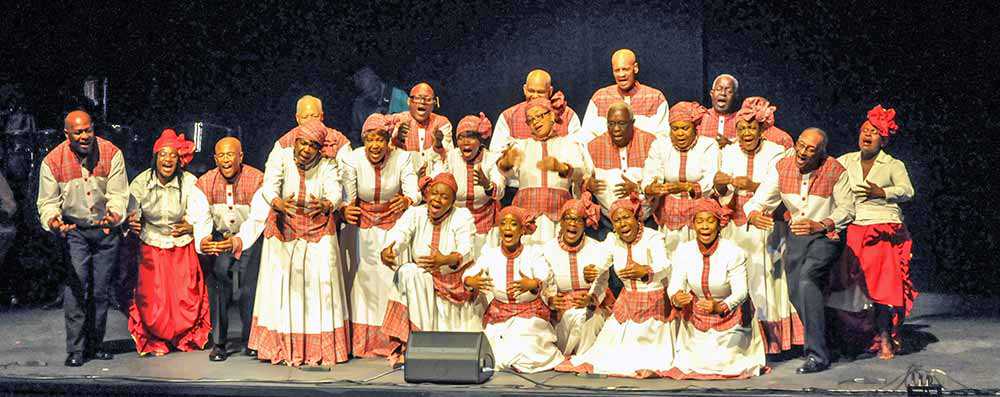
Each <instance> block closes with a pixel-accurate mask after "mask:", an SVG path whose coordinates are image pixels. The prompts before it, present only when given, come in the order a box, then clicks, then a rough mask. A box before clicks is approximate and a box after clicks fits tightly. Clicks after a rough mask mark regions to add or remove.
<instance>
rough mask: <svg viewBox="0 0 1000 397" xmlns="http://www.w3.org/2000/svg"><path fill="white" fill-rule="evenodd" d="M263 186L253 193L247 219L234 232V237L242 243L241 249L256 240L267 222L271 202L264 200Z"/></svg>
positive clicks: (248, 246)
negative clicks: (238, 229)
mask: <svg viewBox="0 0 1000 397" xmlns="http://www.w3.org/2000/svg"><path fill="white" fill-rule="evenodd" d="M263 190H264V189H263V187H262V188H261V189H258V190H257V193H254V195H253V198H252V199H251V200H250V214H249V215H248V216H247V219H246V220H245V221H243V223H241V224H240V231H239V232H237V233H236V238H239V239H240V242H241V243H243V250H244V251H246V250H247V249H249V248H250V246H252V245H253V243H254V242H256V241H257V238H258V237H260V235H261V233H263V232H264V226H265V225H266V224H267V217H268V215H270V214H271V204H270V203H268V202H267V201H265V200H264V195H263V192H262V191H263Z"/></svg>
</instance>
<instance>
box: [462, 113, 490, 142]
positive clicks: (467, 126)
mask: <svg viewBox="0 0 1000 397" xmlns="http://www.w3.org/2000/svg"><path fill="white" fill-rule="evenodd" d="M467 131H476V132H477V133H479V137H480V138H482V139H490V136H492V135H493V123H490V119H488V118H486V115H485V114H483V112H479V115H478V116H472V115H469V116H465V117H462V120H461V121H459V122H458V129H456V130H455V132H458V133H463V132H467Z"/></svg>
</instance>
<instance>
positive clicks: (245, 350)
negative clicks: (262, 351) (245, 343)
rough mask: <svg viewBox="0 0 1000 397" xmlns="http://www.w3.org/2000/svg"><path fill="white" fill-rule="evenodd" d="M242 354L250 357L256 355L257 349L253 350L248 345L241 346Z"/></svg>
mask: <svg viewBox="0 0 1000 397" xmlns="http://www.w3.org/2000/svg"><path fill="white" fill-rule="evenodd" d="M243 354H245V355H246V356H247V357H250V358H254V357H257V351H256V350H254V349H251V348H249V347H244V348H243Z"/></svg>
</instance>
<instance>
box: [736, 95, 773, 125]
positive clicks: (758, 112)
mask: <svg viewBox="0 0 1000 397" xmlns="http://www.w3.org/2000/svg"><path fill="white" fill-rule="evenodd" d="M776 110H778V108H777V107H774V106H772V105H771V103H770V102H768V101H767V99H764V98H763V97H759V96H752V97H749V98H747V99H744V100H743V107H741V108H740V110H739V111H738V112H736V118H738V119H740V120H743V121H754V120H756V121H757V122H758V123H760V124H761V126H760V129H761V131H763V130H766V129H768V128H770V127H771V126H773V125H774V112H775V111H776Z"/></svg>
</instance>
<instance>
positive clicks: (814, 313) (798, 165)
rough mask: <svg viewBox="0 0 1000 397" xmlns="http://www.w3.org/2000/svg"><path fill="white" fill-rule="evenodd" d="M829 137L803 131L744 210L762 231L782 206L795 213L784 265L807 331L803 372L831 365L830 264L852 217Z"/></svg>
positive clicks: (846, 180)
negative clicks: (826, 302) (828, 331)
mask: <svg viewBox="0 0 1000 397" xmlns="http://www.w3.org/2000/svg"><path fill="white" fill-rule="evenodd" d="M827 141H828V140H827V136H826V133H825V132H823V130H821V129H819V128H808V129H806V130H805V131H802V134H801V135H799V140H798V141H797V142H796V143H795V155H794V156H788V157H785V158H783V159H781V160H779V161H778V162H777V164H776V165H775V166H774V167H773V168H772V169H771V170H770V171H769V173H768V175H767V177H765V179H764V181H763V182H762V183H761V184H760V186H758V187H757V191H756V192H755V193H754V195H753V198H751V199H750V201H748V202H747V203H746V204H745V205H744V206H743V211H744V213H746V214H750V215H749V216H748V217H747V218H748V222H749V223H750V224H752V225H753V226H754V227H756V228H758V229H762V230H767V229H771V228H773V227H774V221H773V220H772V219H771V217H770V216H768V213H770V212H771V211H773V210H774V209H775V208H776V207H777V206H778V205H779V204H785V207H786V208H788V213H789V214H791V216H792V220H791V223H790V225H789V226H790V229H791V233H790V234H789V236H788V237H787V239H786V242H785V252H784V255H783V256H782V263H783V264H784V266H785V271H786V273H787V279H788V293H789V296H790V297H791V300H792V305H793V306H795V310H796V311H797V312H798V313H799V317H800V318H801V319H802V325H803V326H805V329H806V335H805V353H806V355H807V358H806V362H805V363H804V364H803V365H802V367H800V368H799V369H798V371H797V372H798V373H800V374H806V373H813V372H819V371H823V370H825V369H827V368H828V367H829V366H830V353H829V350H827V346H826V339H825V338H826V319H825V317H824V316H825V312H824V310H825V309H824V302H823V291H824V289H826V284H827V281H828V275H829V273H830V266H831V265H832V264H833V262H834V261H835V260H837V258H839V257H840V252H841V249H842V248H843V244H842V242H841V240H840V236H839V234H838V233H839V232H840V231H842V230H843V229H844V228H845V227H847V225H848V224H849V223H851V221H853V220H854V195H853V194H852V193H851V184H850V180H849V177H848V174H847V173H846V172H844V171H845V169H844V167H843V166H842V165H841V164H840V163H839V162H837V160H836V159H835V158H833V157H832V156H829V155H827V153H826V145H827Z"/></svg>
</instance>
